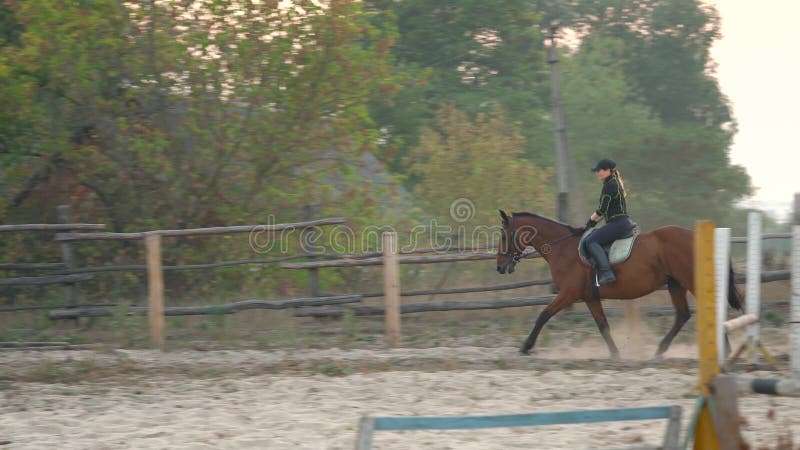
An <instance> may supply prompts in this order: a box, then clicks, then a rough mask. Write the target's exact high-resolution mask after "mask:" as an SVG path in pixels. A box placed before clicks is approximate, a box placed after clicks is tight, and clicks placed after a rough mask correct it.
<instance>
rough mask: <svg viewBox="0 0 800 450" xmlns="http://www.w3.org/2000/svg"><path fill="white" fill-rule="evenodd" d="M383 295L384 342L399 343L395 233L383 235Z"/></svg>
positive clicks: (394, 345)
mask: <svg viewBox="0 0 800 450" xmlns="http://www.w3.org/2000/svg"><path fill="white" fill-rule="evenodd" d="M383 295H384V299H385V300H384V301H385V317H386V342H387V343H388V344H389V346H390V347H397V344H398V343H399V342H400V334H401V333H400V267H399V264H398V260H397V233H395V232H394V231H387V232H384V233H383Z"/></svg>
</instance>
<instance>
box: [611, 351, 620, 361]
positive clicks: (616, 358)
mask: <svg viewBox="0 0 800 450" xmlns="http://www.w3.org/2000/svg"><path fill="white" fill-rule="evenodd" d="M611 359H612V360H614V361H619V360H620V359H622V358H620V357H619V352H616V353H612V354H611Z"/></svg>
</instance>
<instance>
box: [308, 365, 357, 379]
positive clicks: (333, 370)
mask: <svg viewBox="0 0 800 450" xmlns="http://www.w3.org/2000/svg"><path fill="white" fill-rule="evenodd" d="M311 371H312V372H314V373H315V374H320V375H327V376H329V377H343V376H345V375H352V374H353V373H355V372H356V368H355V367H353V366H351V365H350V364H336V363H325V364H320V365H317V366H314V367H313V368H312V369H311Z"/></svg>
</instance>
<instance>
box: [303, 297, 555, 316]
mask: <svg viewBox="0 0 800 450" xmlns="http://www.w3.org/2000/svg"><path fill="white" fill-rule="evenodd" d="M554 298H555V295H542V296H538V297H514V298H501V299H494V300H446V301H441V302H421V303H405V304H402V305H400V313H401V314H413V313H420V312H431V311H468V310H476V309H500V308H518V307H520V306H544V305H547V304H549V303H550V301H551V300H553V299H554ZM346 311H351V312H352V314H353V315H356V316H382V315H383V314H384V312H385V309H384V307H383V306H354V307H351V308H298V309H296V310H295V312H294V315H295V317H339V316H342V315H343V314H345V312H346Z"/></svg>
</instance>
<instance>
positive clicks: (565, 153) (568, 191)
mask: <svg viewBox="0 0 800 450" xmlns="http://www.w3.org/2000/svg"><path fill="white" fill-rule="evenodd" d="M557 30H558V23H556V22H553V23H552V24H551V25H550V35H549V36H548V38H549V39H550V45H549V47H548V58H547V62H548V63H549V64H550V85H551V91H552V99H553V119H554V120H553V121H554V123H555V130H554V131H555V138H556V139H555V140H556V171H557V177H558V200H557V203H556V208H557V214H558V220H560V221H561V222H564V223H570V219H572V220H574V221H575V223H580V222H582V218H581V215H580V212H579V211H578V207H579V206H581V205H582V203H583V202H582V201H581V196H580V191H579V190H578V188H577V183H576V182H577V178H576V174H575V163H574V161H573V159H572V155H571V153H570V150H569V143H568V142H567V119H566V117H565V115H564V104H563V103H562V101H561V90H560V83H559V79H558V56H557V53H556V31H557ZM570 197H571V198H570ZM570 200H572V205H570ZM570 207H571V208H572V210H571V211H572V214H570ZM570 216H571V217H570Z"/></svg>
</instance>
